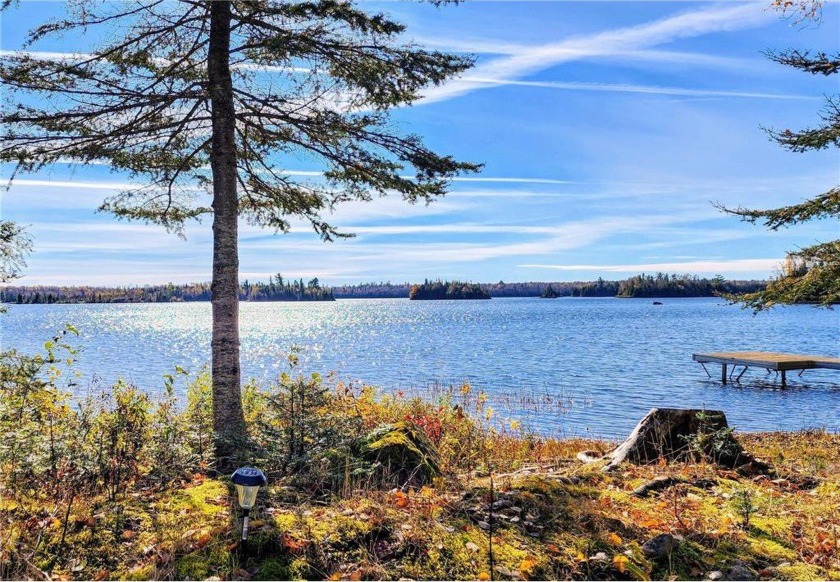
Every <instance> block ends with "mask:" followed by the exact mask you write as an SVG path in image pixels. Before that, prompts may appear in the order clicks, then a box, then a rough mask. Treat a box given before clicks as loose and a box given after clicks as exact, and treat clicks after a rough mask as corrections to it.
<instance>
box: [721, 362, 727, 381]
mask: <svg viewBox="0 0 840 582" xmlns="http://www.w3.org/2000/svg"><path fill="white" fill-rule="evenodd" d="M720 383H721V384H726V364H721V365H720Z"/></svg>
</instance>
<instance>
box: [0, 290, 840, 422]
mask: <svg viewBox="0 0 840 582" xmlns="http://www.w3.org/2000/svg"><path fill="white" fill-rule="evenodd" d="M664 303H665V304H664V305H662V306H653V305H652V304H651V301H650V300H641V299H638V300H627V299H624V300H621V299H568V298H565V299H556V300H541V299H532V298H515V299H493V300H491V301H433V302H410V301H408V300H402V299H381V300H377V299H362V300H343V301H336V302H334V303H246V304H243V305H242V308H241V326H242V354H243V366H244V374H245V376H246V377H257V378H259V379H266V378H271V377H273V376H276V375H277V374H278V373H279V372H280V371H282V370H283V369H284V355H285V354H286V353H287V352H288V350H289V348H290V347H291V346H293V345H294V346H299V347H300V348H302V349H303V365H302V368H303V370H304V371H318V372H328V371H335V372H336V373H337V374H338V376H339V378H341V379H343V380H362V381H365V382H367V383H370V384H375V385H379V386H381V387H382V388H383V389H384V390H396V389H412V388H415V389H422V388H425V387H427V386H429V385H432V384H444V385H446V384H449V383H460V382H462V381H465V380H466V381H469V382H471V383H472V384H473V385H474V386H476V387H479V388H481V389H483V390H485V391H487V393H488V394H490V396H491V404H492V405H493V406H494V408H495V409H496V411H497V417H498V418H500V419H506V418H524V419H525V420H526V422H527V423H528V424H529V425H530V426H531V427H532V428H534V429H536V430H539V431H543V432H547V433H548V432H551V433H557V432H561V433H566V434H595V435H598V436H617V435H620V434H623V433H626V432H627V431H629V430H630V429H631V428H632V427H633V425H634V424H635V423H636V421H638V419H639V418H640V417H641V416H643V415H644V414H645V413H646V412H647V410H648V409H650V408H651V407H653V406H673V407H703V406H705V407H707V408H719V409H723V410H724V411H725V412H726V414H727V416H728V417H729V419H730V422H731V423H732V424H734V425H736V426H737V427H738V428H739V429H741V430H769V429H779V428H785V429H796V428H802V427H813V426H820V427H827V428H829V429H831V430H840V371H808V372H806V373H805V374H804V376H803V377H801V378H799V377H797V376H796V374H795V373H793V374H790V377H789V381H790V383H791V387H790V388H789V389H787V390H779V389H778V387H777V381H776V379H775V377H774V375H772V374H771V375H769V376H768V375H766V374H765V372H764V371H761V370H751V371H750V372H748V373H747V374H746V375H745V376H744V378H742V384H741V385H740V386H739V385H727V386H721V385H720V383H719V367H717V366H714V365H712V366H709V371H710V372H711V373H712V375H713V378H712V379H709V378H708V377H707V376H706V373H705V372H704V371H703V368H702V367H701V366H700V365H699V364H695V363H694V362H692V360H691V354H692V353H693V352H698V351H735V350H766V351H783V352H793V353H803V354H820V355H828V356H835V357H836V356H840V310H834V311H826V310H819V309H814V308H811V307H806V306H798V307H790V308H784V309H777V310H774V311H772V312H771V313H769V314H760V315H758V316H753V315H751V314H750V313H749V312H745V311H743V310H741V309H739V308H737V307H733V306H727V305H725V304H724V303H722V302H721V301H719V300H717V299H666V300H664ZM65 323H72V324H73V325H74V326H76V327H77V328H78V329H79V330H80V332H81V339H80V340H79V343H80V344H81V346H82V348H83V352H82V354H81V356H80V362H79V368H80V369H81V370H82V371H83V372H84V373H85V377H86V378H93V377H96V376H99V377H101V378H102V379H103V380H105V381H112V380H114V379H115V378H116V377H118V376H122V377H124V378H127V379H129V380H131V381H133V382H134V383H136V384H137V385H139V386H141V387H143V388H144V389H147V390H150V391H155V390H159V389H160V387H161V386H162V380H161V376H162V374H164V373H167V372H171V371H172V369H173V367H174V365H175V364H179V365H181V366H184V367H187V368H189V369H192V370H195V369H197V368H199V367H200V366H202V365H203V364H205V363H207V361H208V360H209V349H210V348H209V345H210V305H209V303H187V304H183V303H181V304H150V305H20V306H18V305H14V306H10V310H9V313H8V314H6V315H5V316H2V318H0V325H2V330H3V335H2V343H3V348H4V349H8V348H10V347H14V348H18V349H22V350H26V351H31V350H36V349H39V348H40V347H41V346H42V345H43V342H44V341H45V340H46V339H48V338H49V337H50V336H51V335H52V334H53V332H54V331H55V330H57V329H60V328H62V327H63V326H64V324H65Z"/></svg>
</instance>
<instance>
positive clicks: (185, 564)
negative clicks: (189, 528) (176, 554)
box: [175, 543, 231, 580]
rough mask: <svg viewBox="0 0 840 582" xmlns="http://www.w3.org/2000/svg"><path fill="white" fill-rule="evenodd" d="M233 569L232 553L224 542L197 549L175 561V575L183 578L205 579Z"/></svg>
mask: <svg viewBox="0 0 840 582" xmlns="http://www.w3.org/2000/svg"><path fill="white" fill-rule="evenodd" d="M230 570H231V555H230V552H228V550H227V548H226V547H225V545H224V544H222V543H216V544H213V545H210V546H207V547H206V548H202V549H200V550H196V551H194V552H191V553H189V554H186V555H185V556H181V557H180V558H178V559H177V560H176V561H175V575H176V577H177V578H179V579H182V580H204V579H206V578H209V577H210V576H220V577H224V575H225V574H226V573H227V572H229V571H230Z"/></svg>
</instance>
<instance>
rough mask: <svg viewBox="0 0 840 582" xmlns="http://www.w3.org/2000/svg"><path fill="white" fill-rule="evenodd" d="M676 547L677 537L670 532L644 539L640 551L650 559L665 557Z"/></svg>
mask: <svg viewBox="0 0 840 582" xmlns="http://www.w3.org/2000/svg"><path fill="white" fill-rule="evenodd" d="M676 547H677V538H675V537H674V536H672V535H671V534H659V535H658V536H656V537H653V538H651V539H649V540H648V541H646V542H645V543H644V545H643V546H642V553H644V555H645V556H647V557H648V558H650V559H652V560H658V559H660V558H666V557H668V555H669V554H670V553H671V552H673V551H674V549H675V548H676Z"/></svg>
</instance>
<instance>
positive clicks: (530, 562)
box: [519, 558, 537, 574]
mask: <svg viewBox="0 0 840 582" xmlns="http://www.w3.org/2000/svg"><path fill="white" fill-rule="evenodd" d="M536 565H537V561H536V560H534V559H533V558H525V559H524V560H522V563H520V564H519V571H520V572H525V573H526V574H530V573H531V570H533V569H534V566H536Z"/></svg>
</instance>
